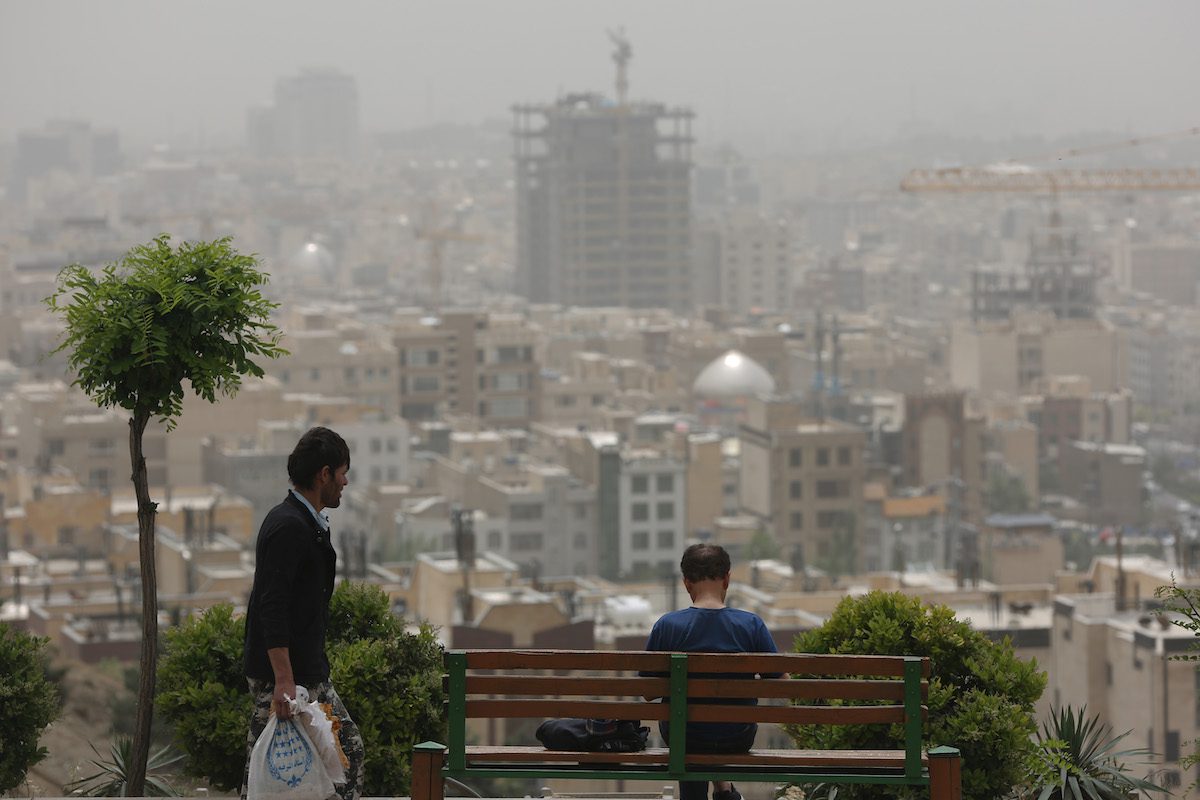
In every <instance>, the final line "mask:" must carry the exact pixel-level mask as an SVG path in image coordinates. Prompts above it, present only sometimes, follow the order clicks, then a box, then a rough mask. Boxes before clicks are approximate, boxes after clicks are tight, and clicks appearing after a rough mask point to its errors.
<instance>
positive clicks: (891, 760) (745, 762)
mask: <svg viewBox="0 0 1200 800" xmlns="http://www.w3.org/2000/svg"><path fill="white" fill-rule="evenodd" d="M668 756H669V751H668V750H667V749H666V748H665V747H650V748H647V749H645V750H643V751H641V752H638V753H582V752H575V751H564V750H546V749H545V748H542V747H483V746H473V747H468V748H467V761H468V763H472V764H501V763H546V762H550V763H584V764H588V763H591V764H666V763H667V759H668ZM921 760H922V763H928V758H927V757H925V756H924V755H923V754H922V758H921ZM687 763H688V764H701V765H707V764H719V765H730V766H771V767H890V768H894V769H902V768H903V767H904V751H903V750H757V749H756V750H751V751H750V752H749V753H737V754H732V755H725V754H703V755H701V754H693V755H689V756H687Z"/></svg>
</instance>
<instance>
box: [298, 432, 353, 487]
mask: <svg viewBox="0 0 1200 800" xmlns="http://www.w3.org/2000/svg"><path fill="white" fill-rule="evenodd" d="M343 466H344V467H347V468H348V467H349V466H350V448H349V447H348V446H347V445H346V440H345V439H343V438H342V437H341V436H340V435H339V434H338V433H337V432H336V431H331V430H330V429H329V428H322V427H320V426H318V427H316V428H310V429H309V430H308V432H306V433H305V434H304V435H303V436H301V437H300V441H298V442H296V449H294V450H292V454H291V455H290V456H288V462H287V471H288V479H289V480H290V481H291V482H292V485H293V486H295V487H296V488H297V489H311V488H312V487H313V484H314V483H316V482H317V474H318V473H320V471H321V470H322V469H324V468H325V467H329V469H330V470H331V471H333V472H337V471H338V469H340V468H341V467H343Z"/></svg>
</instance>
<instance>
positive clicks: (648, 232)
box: [513, 34, 695, 310]
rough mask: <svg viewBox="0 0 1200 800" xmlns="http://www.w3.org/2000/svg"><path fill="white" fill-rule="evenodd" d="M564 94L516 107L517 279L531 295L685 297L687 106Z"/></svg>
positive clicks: (626, 302) (619, 46) (687, 300)
mask: <svg viewBox="0 0 1200 800" xmlns="http://www.w3.org/2000/svg"><path fill="white" fill-rule="evenodd" d="M613 41H614V43H615V44H616V51H615V52H614V54H613V59H614V61H615V62H616V64H617V98H616V101H615V102H614V101H612V100H609V99H607V98H605V97H603V96H602V95H600V94H596V93H586V94H570V95H566V96H564V97H561V98H559V99H558V100H557V101H556V102H554V103H550V104H546V105H518V106H514V107H513V114H514V126H513V140H514V150H515V159H516V191H517V291H518V292H519V293H520V294H523V295H524V296H525V297H528V298H529V299H530V300H532V301H535V302H553V303H563V304H567V305H580V306H629V307H665V308H673V309H679V310H683V309H687V308H689V307H690V306H691V304H692V290H691V189H690V178H691V170H692V154H691V145H692V141H693V140H692V132H691V124H692V119H693V117H694V116H695V115H694V114H693V113H692V111H691V110H690V109H687V108H668V107H667V106H665V105H663V104H661V103H647V102H630V101H629V100H628V99H627V97H626V94H627V87H628V84H627V81H626V78H625V75H626V66H627V64H628V61H629V57H630V50H629V46H628V43H627V42H626V40H625V39H624V37H623V36H622V35H619V34H618V35H614V36H613Z"/></svg>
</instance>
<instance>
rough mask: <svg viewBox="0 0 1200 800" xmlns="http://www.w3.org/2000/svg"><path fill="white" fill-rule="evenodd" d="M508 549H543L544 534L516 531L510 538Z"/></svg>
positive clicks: (526, 550) (525, 550)
mask: <svg viewBox="0 0 1200 800" xmlns="http://www.w3.org/2000/svg"><path fill="white" fill-rule="evenodd" d="M508 549H509V550H512V551H514V552H516V551H524V552H528V551H530V550H541V549H542V535H541V534H540V533H514V534H512V535H511V536H510V537H509V539H508Z"/></svg>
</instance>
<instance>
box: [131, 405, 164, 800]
mask: <svg viewBox="0 0 1200 800" xmlns="http://www.w3.org/2000/svg"><path fill="white" fill-rule="evenodd" d="M149 420H150V415H149V414H147V413H146V412H144V411H137V412H134V415H133V419H131V420H129V457H130V461H131V463H132V465H133V476H132V480H133V491H134V494H136V495H137V509H138V510H137V515H138V560H139V562H140V566H141V573H142V660H141V675H140V677H139V680H138V697H137V716H136V719H135V724H134V729H133V753H132V754H131V755H132V758H131V759H130V763H129V764H127V765H126V770H127V775H126V783H125V793H126V795H127V796H128V797H142V796H144V795H145V791H144V789H145V783H146V762H147V761H149V759H150V720H151V718H152V715H153V713H154V679H155V671H156V662H157V659H158V579H157V576H156V575H155V564H154V516H155V512H156V510H157V508H158V504H157V503H153V502H151V501H150V487H149V486H148V485H147V478H146V458H145V456H143V455H142V435H143V434H144V433H145V432H146V423H147V422H149Z"/></svg>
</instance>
